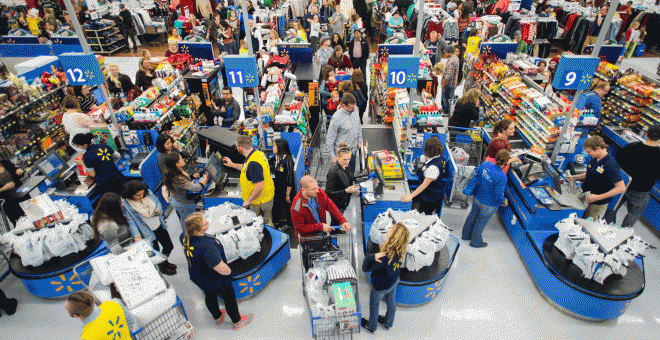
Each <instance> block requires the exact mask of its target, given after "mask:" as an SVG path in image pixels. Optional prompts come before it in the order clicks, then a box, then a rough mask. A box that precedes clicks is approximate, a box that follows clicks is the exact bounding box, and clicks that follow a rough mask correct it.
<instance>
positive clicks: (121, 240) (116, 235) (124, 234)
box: [96, 219, 140, 254]
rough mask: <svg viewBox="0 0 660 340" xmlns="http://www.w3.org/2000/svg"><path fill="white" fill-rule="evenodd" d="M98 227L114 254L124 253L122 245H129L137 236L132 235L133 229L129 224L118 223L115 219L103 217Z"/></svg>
mask: <svg viewBox="0 0 660 340" xmlns="http://www.w3.org/2000/svg"><path fill="white" fill-rule="evenodd" d="M96 227H97V228H98V231H99V235H100V236H101V238H102V239H103V241H105V243H107V244H108V249H110V252H111V253H113V254H121V253H123V252H124V249H123V247H122V245H127V244H128V243H130V240H131V239H132V238H134V237H135V236H133V235H131V230H130V228H129V227H128V226H127V225H118V224H117V223H116V222H115V221H113V220H108V219H103V220H101V221H99V223H98V225H97V226H96ZM137 236H140V235H137Z"/></svg>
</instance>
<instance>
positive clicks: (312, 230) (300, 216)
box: [291, 189, 346, 239]
mask: <svg viewBox="0 0 660 340" xmlns="http://www.w3.org/2000/svg"><path fill="white" fill-rule="evenodd" d="M316 202H317V204H318V206H319V216H320V218H321V219H323V218H325V216H326V214H325V212H326V211H327V212H329V213H330V216H332V217H334V218H335V220H337V221H339V223H340V224H344V223H346V219H345V218H344V216H343V215H342V214H341V212H340V211H339V209H337V206H336V205H335V203H334V202H332V200H331V199H330V198H329V197H328V195H327V194H326V193H325V191H323V190H321V189H319V191H318V194H317V195H316ZM291 222H292V223H293V227H294V228H295V229H296V238H298V239H300V236H303V237H305V236H317V235H318V233H320V232H322V231H323V221H321V222H320V223H317V222H316V219H314V214H312V211H311V210H310V209H309V204H308V203H307V200H306V199H305V198H304V197H303V196H302V194H301V192H300V191H298V193H297V194H296V197H294V198H293V201H291Z"/></svg>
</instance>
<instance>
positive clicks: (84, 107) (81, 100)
mask: <svg viewBox="0 0 660 340" xmlns="http://www.w3.org/2000/svg"><path fill="white" fill-rule="evenodd" d="M73 91H74V93H75V94H76V97H77V98H78V105H80V112H82V113H87V112H89V111H92V110H97V109H98V108H99V107H98V106H97V105H96V99H94V96H93V95H92V94H91V93H90V92H89V86H87V85H82V86H74V87H73Z"/></svg>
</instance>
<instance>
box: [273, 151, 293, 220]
mask: <svg viewBox="0 0 660 340" xmlns="http://www.w3.org/2000/svg"><path fill="white" fill-rule="evenodd" d="M273 153H274V154H275V155H274V156H273V157H272V158H271V160H270V164H271V165H272V169H273V174H274V175H275V179H274V184H275V196H274V197H273V223H275V227H276V228H278V229H281V230H286V229H288V228H289V227H291V226H292V225H293V224H292V223H291V202H292V201H293V198H294V197H295V196H296V164H295V161H294V160H293V156H292V155H291V150H290V149H289V143H288V142H287V141H286V139H283V138H278V139H276V140H275V145H274V146H273ZM283 212H284V214H285V216H286V222H287V224H286V227H282V224H281V223H280V221H281V218H282V213H283Z"/></svg>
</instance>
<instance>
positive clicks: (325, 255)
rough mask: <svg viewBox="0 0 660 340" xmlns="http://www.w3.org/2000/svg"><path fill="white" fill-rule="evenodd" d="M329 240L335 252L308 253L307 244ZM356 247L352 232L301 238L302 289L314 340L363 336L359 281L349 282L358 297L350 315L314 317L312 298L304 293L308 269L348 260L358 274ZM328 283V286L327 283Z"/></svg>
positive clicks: (332, 250)
mask: <svg viewBox="0 0 660 340" xmlns="http://www.w3.org/2000/svg"><path fill="white" fill-rule="evenodd" d="M323 241H329V242H330V243H331V244H332V249H331V250H327V251H320V252H314V251H309V247H308V245H310V244H313V243H315V242H323ZM356 247H357V244H355V243H353V231H350V232H348V233H340V234H333V235H329V236H326V235H323V236H312V237H302V236H301V237H300V247H299V249H300V258H301V261H300V263H301V269H302V276H303V280H302V288H303V295H304V296H305V300H306V301H307V307H308V308H309V316H310V318H311V323H312V337H313V338H314V339H352V338H353V334H357V333H360V328H361V326H360V324H361V319H362V310H361V307H360V300H359V297H358V282H357V279H356V280H349V281H347V282H350V284H351V287H352V289H353V294H354V295H355V304H356V312H355V313H353V314H351V315H350V316H348V317H346V316H333V317H326V318H324V317H315V316H313V315H312V307H311V305H310V299H309V297H308V296H307V291H306V290H305V275H306V274H307V270H308V267H312V268H313V267H314V266H318V265H321V264H322V263H323V264H325V265H329V264H332V263H333V262H336V261H339V260H347V261H348V262H350V263H351V266H352V267H353V269H354V270H355V273H356V274H357V273H358V271H357V249H356ZM326 284H327V283H326ZM342 324H343V325H353V326H352V327H342V326H341V325H342Z"/></svg>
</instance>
